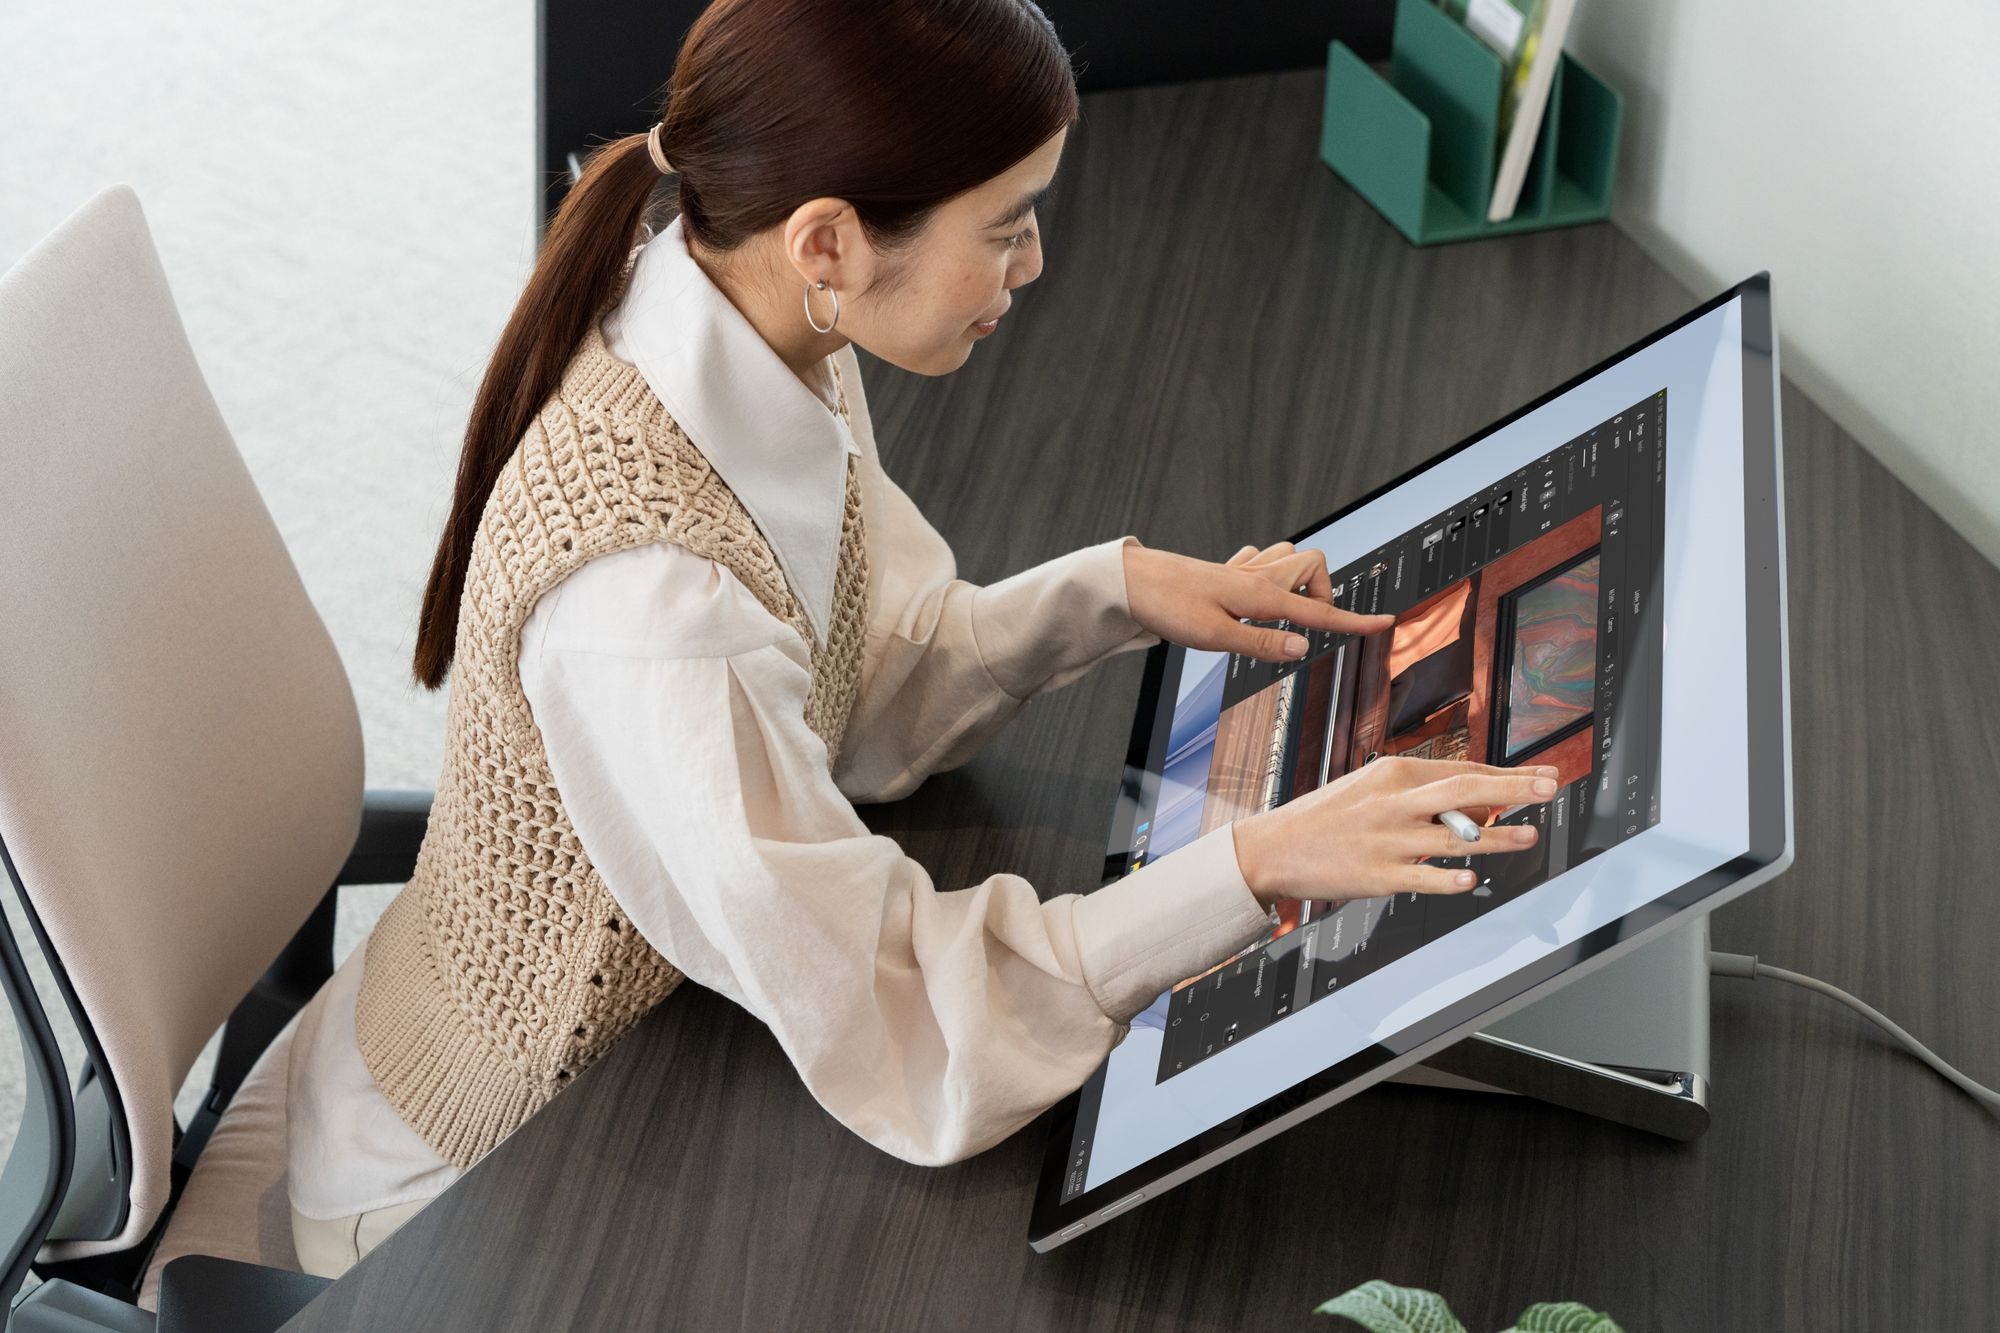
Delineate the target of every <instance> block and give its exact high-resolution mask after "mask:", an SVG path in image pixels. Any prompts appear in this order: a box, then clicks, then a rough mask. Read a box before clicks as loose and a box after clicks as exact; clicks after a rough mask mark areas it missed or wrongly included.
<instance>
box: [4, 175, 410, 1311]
mask: <svg viewBox="0 0 2000 1333" xmlns="http://www.w3.org/2000/svg"><path fill="white" fill-rule="evenodd" d="M0 571H4V573H0V865H4V868H5V871H6V875H7V878H8V880H9V882H10V883H11V884H12V885H13V890H14V893H15V894H16V895H17V897H18V903H19V908H20V916H21V917H22V918H23V919H24V920H25V921H26V923H27V932H26V934H27V935H28V936H31V937H32V938H31V939H28V938H23V939H20V940H17V939H16V938H15V936H14V932H13V931H12V930H11V929H10V928H8V927H7V925H6V922H5V920H4V918H0V987H4V989H5V991H6V995H7V999H8V1002H9V1003H10V1005H11V1006H12V1008H13V1011H14V1017H15V1021H16V1023H17V1025H18V1027H19V1030H20V1033H21V1045H22V1054H23V1057H24V1058H23V1064H24V1066H25V1068H26V1075H27V1089H26V1093H27V1096H26V1110H25V1114H24V1118H23V1122H22V1125H21V1132H20V1136H19V1138H18V1139H17V1140H16V1142H15V1145H14V1149H13V1152H12V1153H11V1154H10V1155H9V1157H8V1159H7V1164H6V1168H5V1174H4V1177H0V1310H6V1311H8V1327H9V1328H10V1329H20V1330H34V1329H54V1328H68V1329H75V1328H115V1329H154V1328H155V1327H157V1328H158V1329H159V1330H162V1331H164V1330H168V1329H170V1328H184V1327H203V1328H214V1329H223V1328H229V1327H239V1328H250V1327H264V1328H270V1327H275V1326H276V1324H277V1322H281V1321H282V1319H283V1318H284V1317H285V1316H286V1313H287V1312H288V1311H289V1310H291V1309H295V1308H297V1306H299V1305H302V1304H303V1303H304V1301H305V1300H307V1299H310V1296H311V1295H312V1294H313V1293H314V1292H316V1291H317V1290H318V1289H319V1288H320V1287H323V1286H324V1285H325V1282H324V1280H323V1279H319V1278H312V1277H308V1276H307V1275H305V1274H303V1273H299V1272H298V1271H297V1268H298V1262H297V1258H296V1256H295V1255H294V1254H293V1251H292V1241H291V1222H290V1213H289V1210H288V1207H287V1199H286V1193H285V1178H284V1177H285V1133H284V1128H285V1126H284V1113H285V1082H286V1078H285V1075H286V1059H287V1055H288V1052H289V1049H290V1041H291V1034H292V1030H293V1027H294V1026H295V1019H296V1015H297V1012H298V1010H299V1008H300V1007H301V1006H302V1005H303V1004H304V1003H305V1001H306V1000H307V999H308V998H310V997H311V995H312V993H313V992H314V991H315V990H317V989H318V987H319V986H320V985H321V984H322V983H323V982H324V981H325V980H326V978H327V977H328V975H330V973H331V970H332V961H333V959H332V946H333V918H334V903H335V898H336V894H337V891H338V888H339V886H340V885H341V884H374V883H400V882H403V881H405V880H407V879H408V878H409V877H410V875H411V873H412V867H413V863H414V860H415V856H416V851H417V848H418V846H419V844H420V843H421V841H422V838H423V831H424V827H425V824H426V821H427V818H428V814H429V808H430V793H429V792H374V791H369V792H364V790H363V785H362V784H363V777H362V748H361V727H360V720H359V717H358V715H357V712H356V709H355V704H354V695H353V692H352V690H351V689H350V687H349V685H348V681H347V676H346V674H345V672H344V670H343V668H342V666H341V663H340V659H339V657H338V655H337V654H336V652H335V650H334V646H333V642H332V640H331V639H330V638H329V637H328V635H327V631H326V627H325V625H324V624H322V623H321V621H320V618H319V615H318V613H317V612H316V611H315V610H314V609H313V605H312V602H311V601H310V600H309V599H308V598H307V596H306V591H305V588H304V586H303V585H302V584H301V583H300V581H299V576H298V572H297V570H296V569H295V568H294V567H293V564H292V561H291V558H290V556H289V554H288V553H287V552H286V550H285V546H284V542H283V540H282V539H281V538H280V536H279V534H278V530H277V528H276V526H275V525H274V524H273V523H272V520H271V516H270V514H269V512H268V511H267V510H266V509H265V507H264V504H263V501H262V500H261V499H260V498H259V496H258V493H257V489H256V487H255V485H254V484H253V482H252V480H251V477H250V473H249V471H248V470H247V469H246V468H245V466H244V463H243V459H242V457H241V456H240V455H239V454H238V452H237V450H236V446H235V443H234V441H233V440H232V439H231V437H230V434H229V430H228V428H227V427H226V426H225V425H224V424H223V421H222V418H221V415H220V414H219V413H218V412H217V410H216V405H215V401H214V399H213V398H212V397H211V396H210V394H209V391H208V386H207V383H206V382H205V381H204V379H203V378H202V374H201V370H200V368H199V367H198V366H197V365H196V363H195V358H194V352H193V349H192V348H191V347H190V346H189V344H188V341H187V335H186V332H185V330H184V329H183V328H182V325H181V321H180V316H179V313H178V311H177V310H176V308H175V305H174V300H173V296H172V293H171V292H170V291H169V289H168V286H167V281H166V275H165V272H164V271H163V269H162V267H161V264H160V259H159V255H158V252H157V251H156V250H155V248H154V245H153V241H152V237H151V234H150V232H149V231H148V229H147V226H146V221H145V217H144V214H143V213H142V212H141V210H140V206H139V200H138V197H137V196H136V195H135V194H134V193H133V192H132V190H131V188H130V187H129V186H125V185H114V186H111V187H109V188H107V189H105V190H103V191H102V192H100V193H99V194H97V195H96V196H95V197H93V198H92V199H91V200H90V201H89V202H87V203H86V204H84V206H83V207H82V208H80V209H78V210H77V211H76V212H75V213H74V214H73V215H71V216H70V217H69V218H68V219H67V220H66V221H64V222H63V224H62V225H61V226H59V227H58V228H57V229H56V230H55V231H54V232H53V233H51V234H50V235H49V236H48V237H47V238H45V239H44V240H43V241H42V242H41V243H40V244H39V245H37V246H36V247H35V248H34V249H33V250H31V251H29V252H28V254H27V255H26V256H24V257H23V258H22V259H21V261H20V262H19V263H18V264H16V265H15V266H14V267H13V268H12V269H10V270H8V271H7V273H5V274H4V275H0ZM28 948H33V949H38V950H39V951H40V952H41V954H42V955H43V957H44V958H45V960H46V962H47V964H48V969H49V974H50V977H51V978H52V980H53V986H52V988H51V989H52V990H53V991H54V992H55V993H56V998H54V999H50V1000H47V1001H46V1003H47V1004H48V1005H49V1006H50V1007H53V1006H54V1005H55V1004H60V1005H61V1006H62V1007H64V1008H66V1009H67V1010H68V1012H69V1015H70V1017H71V1019H72V1020H73V1022H74V1024H75V1027H76V1029H77V1031H78V1033H79V1035H80V1036H81V1038H82V1045H83V1048H84V1050H85V1052H86V1053H87V1059H86V1060H85V1061H84V1062H83V1065H82V1068H81V1070H80V1072H79V1075H78V1077H77V1078H76V1080H75V1082H74V1083H73V1084H72V1082H71V1080H70V1078H69V1075H68V1073H67V1071H66V1069H65V1067H64V1063H63V1058H62V1055H61V1052H60V1050H59V1049H58V1047H57V1044H56V1041H55V1038H54V1033H53V1027H52V1025H51V1023H50V1021H49V1010H48V1009H47V1008H45V1007H44V1005H45V1000H44V998H43V997H42V996H41V995H39V994H38V992H37V988H36V986H35V984H34V983H33V981H32V980H31V977H30V974H29V972H28V971H27V968H26V957H25V955H24V949H28ZM225 1020H226V1021H225ZM218 1025H220V1026H221V1028H222V1038H221V1043H220V1054H219V1056H218V1058H217V1061H216V1066H215V1076H214V1080H213V1084H212V1086H211V1087H210V1089H209V1092H208V1094H207V1096H206V1097H205V1098H204V1100H203V1103H202V1106H201V1109H200V1111H199V1112H198V1113H196V1114H195V1115H194V1116H192V1117H191V1121H190V1123H189V1124H188V1125H186V1126H182V1125H180V1124H179V1123H177V1121H176V1120H175V1118H174V1114H173V1101H174V1096H175V1092H176V1090H177V1089H178V1088H179V1087H180V1086H181V1085H182V1083H183V1082H184V1081H185V1080H186V1078H187V1075H188V1072H189V1070H190V1068H191V1067H192V1066H193V1064H194V1062H195V1060H196V1058H197V1057H198V1056H199V1054H200V1053H201V1050H202V1048H203V1046H204V1045H205V1044H206V1043H207V1041H208V1039H209V1038H210V1036H211V1035H212V1034H214V1033H215V1031H216V1029H217V1027H218ZM182 1256H208V1257H206V1258H183V1257H182ZM170 1264H171V1269H170V1268H169V1265H170ZM31 1269H32V1270H33V1271H34V1272H35V1273H36V1275H37V1276H39V1277H40V1278H41V1279H42V1285H40V1286H39V1287H37V1288H35V1289H34V1290H33V1291H32V1292H30V1293H29V1294H28V1295H27V1297H25V1298H23V1299H20V1300H18V1301H17V1300H16V1293H17V1291H18V1290H19V1288H20V1286H21V1284H22V1282H23V1281H24V1280H25V1278H26V1275H27V1273H28V1272H29V1271H30V1270H31ZM232 1302H233V1303H234V1304H233V1306H231V1303H232ZM218 1305H223V1306H230V1307H231V1308H233V1309H234V1310H235V1311H236V1313H235V1314H230V1313H229V1310H227V1309H218V1308H217V1306H218ZM155 1311H157V1316H156V1313H155Z"/></svg>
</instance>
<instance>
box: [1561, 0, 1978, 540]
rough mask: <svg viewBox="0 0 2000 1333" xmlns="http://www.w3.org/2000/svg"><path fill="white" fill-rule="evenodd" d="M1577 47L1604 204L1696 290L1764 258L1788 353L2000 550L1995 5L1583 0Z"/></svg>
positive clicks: (1918, 483)
mask: <svg viewBox="0 0 2000 1333" xmlns="http://www.w3.org/2000/svg"><path fill="white" fill-rule="evenodd" d="M1570 50H1571V51H1572V52H1574V54H1575V56H1576V58H1577V59H1578V60H1580V61H1582V62H1583V64H1584V65H1586V66H1588V67H1589V68H1590V70H1591V72H1593V73H1595V74H1597V75H1599V76H1601V77H1602V78H1604V79H1605V80H1606V81H1607V82H1609V83H1611V84H1612V86H1614V87H1616V88H1617V89H1619V91H1620V92H1622V93H1623V94H1624V96H1625V129H1624V136H1625V138H1624V144H1623V147H1622V150H1621V156H1620V161H1619V177H1618V194H1617V196H1616V198H1615V199H1614V203H1613V217H1614V219H1615V220H1616V221H1617V222H1618V223H1619V224H1620V225H1621V226H1622V227H1624V228H1625V229H1626V230H1627V231H1628V232H1629V233H1630V234H1631V235H1632V236H1633V237H1634V238H1635V239H1636V240H1637V241H1638V242H1639V243H1640V244H1641V245H1642V246H1644V247H1645V248H1646V249H1647V250H1648V251H1649V252H1651V253H1652V255H1653V256H1654V257H1655V258H1656V259H1658V260H1659V261H1660V262H1661V263H1662V264H1664V265H1665V266H1666V267H1667V268H1668V269H1670V270H1671V271H1672V272H1673V273H1674V274H1675V275H1676V276H1677V277H1679V278H1680V279H1681V280H1682V281H1683V282H1685V283H1687V284H1688V285H1689V286H1690V287H1693V288H1694V289H1695V290H1696V291H1697V292H1698V293H1699V294H1700V295H1701V296H1702V297H1704V298H1706V297H1707V296H1710V295H1713V294H1714V293H1715V292H1717V291H1720V290H1722V289H1723V288H1725V287H1728V286H1729V285H1731V284H1732V283H1734V282H1736V281H1737V280H1739V279H1741V278H1743V277H1746V276H1748V275H1749V274H1751V273H1754V272H1756V271H1757V270H1758V269H1760V268H1768V269H1769V270H1770V271H1771V281H1772V291H1773V294H1774V297H1775V301H1776V307H1777V311H1778V328H1779V359H1780V364H1781V367H1782V369H1783V370H1784V372H1785V374H1786V375H1787V376H1788V377H1789V378H1791V379H1793V380H1794V381H1795V382H1796V383H1797V384H1798V385H1799V387H1800V388H1802V389H1803V390H1805V392H1806V393H1807V394H1809V395H1810V396H1811V397H1812V398H1813V399H1814V400H1815V401H1817V402H1818V403H1819V404H1820V405H1821V406H1823V407H1824V408H1826V410H1827V411H1828V412H1829V413H1831V414H1832V416H1833V417H1834V418H1835V419H1836V420H1837V421H1838V422H1839V423H1840V424H1841V425H1842V426H1844V427H1846V428H1847V429H1848V430H1849V431H1850V432H1852V433H1853V434H1854V435H1855V436H1856V437H1857V438H1858V439H1859V440H1860V441H1861V442H1862V443H1863V444H1864V445H1866V446H1867V447H1868V448H1869V449H1870V450H1871V451H1873V452H1874V453H1875V455H1876V456H1877V457H1879V458H1880V459H1881V460H1882V461H1883V462H1884V463H1885V464H1887V465H1888V467H1889V468H1890V470H1891V471H1893V472H1894V473H1896V475H1897V476H1899V477H1900V478H1901V479H1902V480H1903V481H1904V482H1905V483H1906V484H1907V485H1908V486H1909V487H1910V488H1911V489H1912V490H1914V491H1915V492H1916V493H1917V494H1918V495H1919V496H1921V497H1922V498H1923V499H1924V500H1926V501H1927V502H1929V503H1930V504H1931V506H1932V507H1934V508H1935V509H1936V510H1937V511H1938V512H1939V513H1940V514H1942V515H1943V516H1944V518H1945V519H1946V521H1947V522H1949V523H1951V524H1952V525H1953V526H1954V527H1956V528H1957V529H1958V530H1959V531H1960V532H1962V533H1964V534H1965V535H1966V537H1967V538H1969V539H1970V540H1971V541H1972V542H1973V544H1974V545H1975V546H1977V547H1978V548H1979V549H1980V550H1981V551H1983V552H1984V553H1985V555H1986V556H1987V558H1988V559H1990V560H1993V561H1994V562H1995V563H2000V5H1995V4H1994V3H1992V0H1924V2H1923V3H1919V4H1908V5H1891V4H1884V3H1881V0H1579V3H1578V6H1577V14H1576V19H1575V21H1574V25H1573V27H1572V30H1571V41H1570ZM1807 465H1808V466H1809V465H1810V460H1807ZM1794 466H1797V461H1796V456H1795V462H1794Z"/></svg>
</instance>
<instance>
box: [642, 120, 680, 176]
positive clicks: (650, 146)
mask: <svg viewBox="0 0 2000 1333" xmlns="http://www.w3.org/2000/svg"><path fill="white" fill-rule="evenodd" d="M662 128H664V122H660V123H656V124H655V125H654V126H653V128H652V129H650V130H648V131H647V132H646V152H647V153H648V154H650V155H651V156H652V159H653V165H654V166H656V167H658V168H659V169H660V174H661V175H663V176H671V175H673V174H674V164H673V163H671V162H669V161H667V155H666V154H665V153H663V152H661V151H660V130H661V129H662Z"/></svg>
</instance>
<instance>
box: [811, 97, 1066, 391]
mask: <svg viewBox="0 0 2000 1333" xmlns="http://www.w3.org/2000/svg"><path fill="white" fill-rule="evenodd" d="M1068 134H1069V131H1068V130H1067V129H1066V128H1065V129H1063V130H1060V131H1058V132H1057V133H1056V135H1055V136H1054V137H1053V138H1051V139H1050V140H1049V141H1048V142H1047V143H1044V144H1043V145H1042V146H1041V147H1040V148H1037V149H1036V150H1035V151H1034V152H1033V153H1031V154H1029V155H1028V156H1027V157H1025V158H1023V159H1021V160H1020V161H1019V162H1017V163H1015V164H1014V165H1013V166H1011V167H1009V168H1008V169H1007V170H1006V171H1004V172H1002V173H1000V174H999V175H998V176H995V177H994V178H993V179H992V180H989V181H987V182H986V183H985V184H983V185H980V186H978V187H976V188H974V189H972V190H968V191H967V192H966V193H964V194H961V195H959V196H957V197H956V198H954V199H950V200H947V201H946V202H945V203H943V204H940V205H939V206H938V208H937V210H936V211H935V212H934V213H933V214H932V215H931V218H930V220H929V222H928V223H927V224H926V225H925V226H924V228H923V229H922V230H921V231H920V232H919V233H918V234H917V235H916V237H915V238H914V239H912V240H911V241H910V242H908V243H907V244H905V245H903V246H901V247H899V248H898V249H896V250H894V251H893V252H891V253H888V254H881V253H878V252H877V251H875V250H874V249H873V247H871V246H868V245H866V244H863V245H859V246H854V245H847V246H843V247H841V250H842V253H841V254H840V257H839V260H838V262H837V263H836V265H835V266H834V267H835V268H836V269H837V272H836V274H835V277H834V278H833V280H831V281H829V284H828V285H829V286H831V287H834V288H836V289H839V291H840V323H839V325H838V326H837V328H836V330H835V336H838V335H840V334H845V335H846V336H847V337H848V338H850V339H852V340H853V341H854V342H855V343H856V344H858V345H859V346H861V347H865V348H866V349H868V351H870V352H872V353H873V354H874V355H876V356H878V357H880V358H882V359H883V360H884V361H887V362H889V363H890V364H892V365H896V366H900V367H902V368H903V369H904V370H908V371H911V372H914V373H915V374H919V375H943V374H947V373H949V372H950V371H953V370H956V369H958V368H959V367H960V366H962V365H964V364H965V359H966V358H967V357H968V356H970V355H971V354H972V346H973V344H974V343H976V342H978V341H979V340H980V339H981V338H984V337H986V336H987V335H989V334H990V333H992V332H993V331H994V329H995V328H996V327H997V325H998V323H999V322H1000V321H1001V317H1002V316H1004V315H1005V314H1006V312H1007V308H1008V306H1009V305H1010V304H1011V303H1012V301H1013V297H1012V295H1011V293H1012V292H1013V290H1014V289H1015V288H1016V287H1019V286H1021V285H1022V284H1023V283H1028V282H1033V281H1034V280H1035V278H1036V276H1037V275H1039V274H1040V273H1041V271H1042V243H1041V236H1040V231H1039V225H1038V222H1037V219H1036V217H1035V203H1036V201H1037V199H1038V198H1039V197H1040V196H1041V195H1043V194H1044V193H1046V192H1047V190H1048V186H1049V182H1050V181H1051V180H1052V179H1054V177H1055V174H1056V164H1057V162H1058V161H1059V160H1060V158H1061V157H1062V149H1063V141H1064V139H1066V138H1067V137H1068ZM852 217H853V214H852V212H851V211H850V212H849V213H848V215H847V218H848V220H849V222H850V227H844V228H840V230H842V231H846V232H847V233H848V234H849V235H850V236H856V237H857V238H858V226H855V225H854V224H852V222H851V219H852ZM850 228H851V229H850ZM812 308H813V317H814V318H815V319H817V320H819V321H820V322H821V323H824V322H825V321H826V320H827V318H828V317H829V316H830V315H831V314H832V312H833V305H832V301H831V300H830V299H829V298H828V296H827V295H826V294H825V293H823V292H818V291H815V292H814V293H813V294H812Z"/></svg>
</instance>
